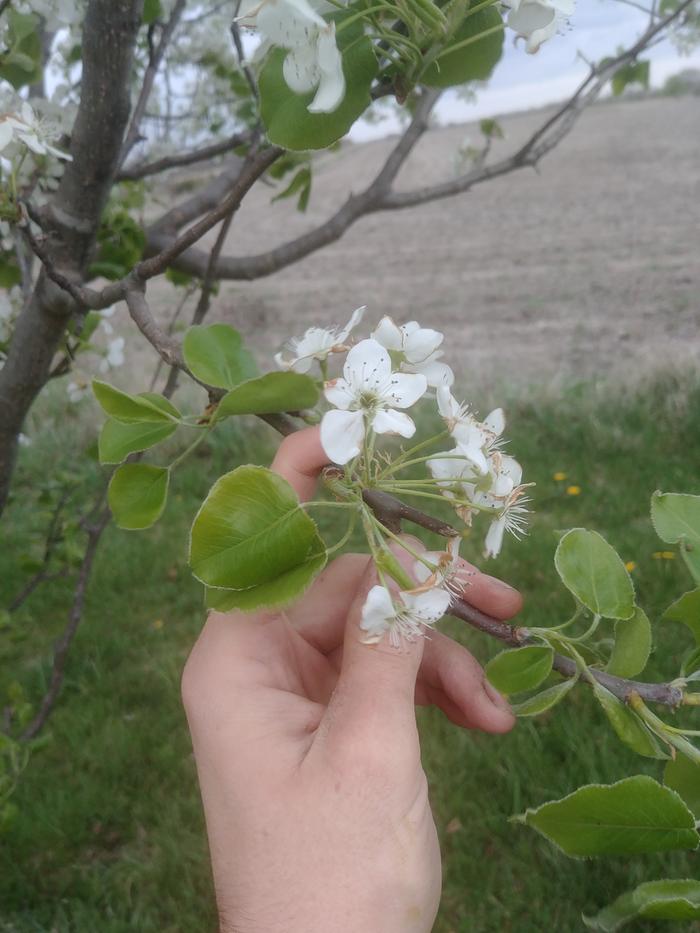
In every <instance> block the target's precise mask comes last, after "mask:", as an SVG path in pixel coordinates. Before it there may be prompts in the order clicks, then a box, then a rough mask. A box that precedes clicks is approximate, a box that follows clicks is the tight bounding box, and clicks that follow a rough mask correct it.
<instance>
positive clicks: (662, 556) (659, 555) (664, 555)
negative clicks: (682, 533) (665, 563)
mask: <svg viewBox="0 0 700 933" xmlns="http://www.w3.org/2000/svg"><path fill="white" fill-rule="evenodd" d="M651 556H652V557H653V558H654V560H675V559H676V552H675V551H654V553H653V554H652V555H651Z"/></svg>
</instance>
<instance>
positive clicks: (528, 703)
mask: <svg viewBox="0 0 700 933" xmlns="http://www.w3.org/2000/svg"><path fill="white" fill-rule="evenodd" d="M576 683H577V678H575V677H570V678H569V679H568V680H563V681H562V682H561V683H560V684H555V685H554V686H553V687H547V689H546V690H542V691H541V692H540V693H536V694H535V695H534V696H531V697H528V698H527V700H523V702H522V703H514V704H512V709H513V712H514V713H515V715H516V716H521V717H524V716H540V715H541V714H542V713H546V712H547V710H550V709H552V707H553V706H556V705H557V703H559V702H561V700H563V699H564V697H565V696H566V695H567V693H568V692H569V690H571V689H572V687H575V686H576Z"/></svg>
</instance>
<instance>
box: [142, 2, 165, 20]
mask: <svg viewBox="0 0 700 933" xmlns="http://www.w3.org/2000/svg"><path fill="white" fill-rule="evenodd" d="M162 16H163V7H162V5H161V2H160V0H144V2H143V22H144V25H146V26H150V25H151V23H155V21H156V20H157V19H160V18H161V17H162Z"/></svg>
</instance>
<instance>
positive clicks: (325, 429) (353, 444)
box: [321, 409, 365, 466]
mask: <svg viewBox="0 0 700 933" xmlns="http://www.w3.org/2000/svg"><path fill="white" fill-rule="evenodd" d="M364 436H365V418H364V415H363V413H362V412H361V411H338V410H337V409H333V411H327V412H326V414H325V415H324V416H323V418H322V419H321V446H322V447H323V449H324V450H325V452H326V455H327V456H328V458H329V459H330V460H332V461H333V463H339V464H340V465H341V466H342V465H343V464H345V463H348V462H349V461H350V460H352V458H353V457H356V456H357V455H358V454H359V452H360V451H361V450H362V441H363V440H364Z"/></svg>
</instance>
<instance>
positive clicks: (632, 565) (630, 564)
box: [625, 560, 637, 573]
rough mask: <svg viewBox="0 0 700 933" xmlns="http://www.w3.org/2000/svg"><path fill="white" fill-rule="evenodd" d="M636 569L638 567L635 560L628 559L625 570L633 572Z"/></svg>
mask: <svg viewBox="0 0 700 933" xmlns="http://www.w3.org/2000/svg"><path fill="white" fill-rule="evenodd" d="M636 569H637V565H636V564H635V562H634V561H633V560H628V561H627V563H626V564H625V570H626V571H627V573H632V571H633V570H636Z"/></svg>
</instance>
